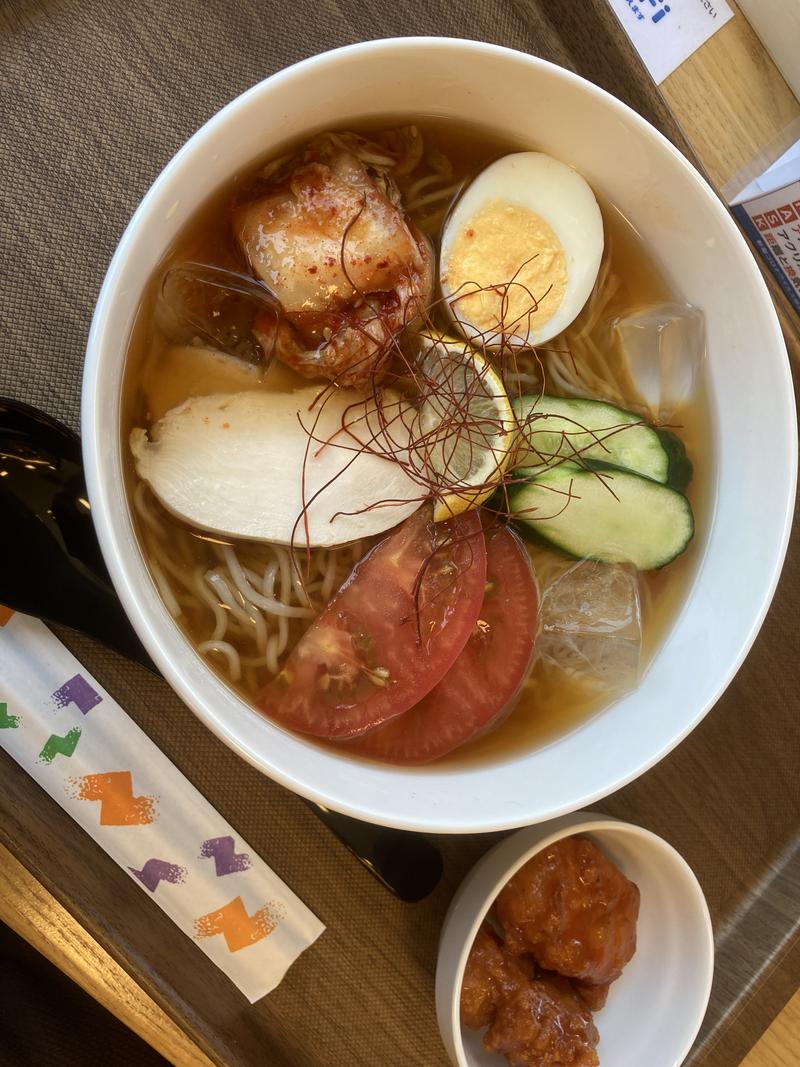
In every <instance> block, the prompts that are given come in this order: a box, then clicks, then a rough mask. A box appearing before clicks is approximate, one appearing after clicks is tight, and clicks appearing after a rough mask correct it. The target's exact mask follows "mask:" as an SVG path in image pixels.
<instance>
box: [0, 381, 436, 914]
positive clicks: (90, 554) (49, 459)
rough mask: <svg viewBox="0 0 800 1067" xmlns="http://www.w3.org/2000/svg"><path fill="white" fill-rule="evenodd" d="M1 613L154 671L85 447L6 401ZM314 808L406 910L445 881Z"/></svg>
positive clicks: (431, 853)
mask: <svg viewBox="0 0 800 1067" xmlns="http://www.w3.org/2000/svg"><path fill="white" fill-rule="evenodd" d="M0 553H1V554H2V559H3V560H4V561H5V566H4V567H3V569H2V572H1V573H0V604H5V605H6V607H9V608H13V609H14V610H15V611H21V612H23V613H24V614H26V615H34V616H36V617H37V618H40V619H43V620H44V621H45V622H54V623H61V624H63V625H65V626H69V627H71V628H72V629H74V630H79V631H80V632H81V633H85V634H88V635H89V636H90V637H94V638H96V639H97V640H98V641H101V642H102V643H103V644H105V645H108V646H109V647H110V648H113V649H115V650H116V651H117V652H120V653H121V654H122V655H123V656H127V657H128V658H129V659H132V660H135V661H136V662H137V663H141V664H143V665H144V666H145V667H147V668H149V669H150V670H151V671H154V672H156V673H157V671H156V667H155V665H154V664H153V661H152V660H151V659H150V657H149V656H148V654H147V652H146V651H145V649H144V647H143V645H142V644H141V642H140V641H139V638H138V637H137V636H136V633H135V632H134V630H133V628H132V627H131V624H130V622H129V621H128V618H127V616H126V615H125V612H124V611H123V610H122V605H121V604H120V602H119V600H118V599H117V596H116V594H115V592H114V589H113V586H112V585H111V581H110V579H109V577H108V572H107V571H106V568H105V564H104V563H103V557H102V555H101V552H100V547H99V545H98V543H97V537H96V534H95V531H94V526H93V524H92V518H91V510H90V506H89V500H88V497H87V495H86V485H85V482H84V477H83V467H82V462H81V446H80V440H79V438H78V436H77V435H76V434H74V433H73V432H72V430H70V429H69V428H68V427H66V426H64V425H63V423H60V422H58V421H57V420H56V419H53V418H51V417H50V416H49V415H46V414H45V413H44V412H42V411H39V410H38V409H37V408H34V407H31V406H30V405H28V404H23V403H21V402H20V401H17V400H10V399H8V398H2V397H0ZM307 803H308V805H309V807H310V808H311V809H312V811H314V812H315V814H316V815H318V816H319V818H320V819H321V820H322V821H323V822H324V823H325V825H326V826H327V827H328V828H329V829H330V830H331V831H332V832H333V833H334V834H335V835H336V836H337V837H338V838H339V839H340V840H341V841H342V842H343V843H344V844H345V845H346V846H347V848H349V849H350V851H351V852H352V853H353V854H354V855H355V856H356V857H357V858H358V859H359V860H360V861H361V862H362V863H363V864H364V866H365V867H367V868H368V869H369V870H370V871H371V872H372V873H373V874H374V875H375V877H376V878H378V879H379V880H380V881H381V882H383V884H384V885H385V886H386V887H387V888H388V889H390V890H391V891H392V892H393V893H394V894H395V895H396V896H398V897H399V898H400V899H401V900H404V901H407V902H408V903H413V902H415V901H418V900H422V899H423V898H424V897H426V896H427V895H428V894H429V893H430V892H431V891H432V890H433V889H434V888H435V886H436V885H437V883H438V881H439V879H440V877H441V874H442V857H441V854H440V853H439V851H438V849H437V848H436V847H435V845H433V843H432V842H431V841H429V840H428V839H427V838H425V837H423V836H421V835H418V834H413V833H408V832H406V831H402V830H390V829H386V828H385V827H381V826H374V825H372V824H371V823H365V822H361V821H359V820H358V819H351V818H350V817H349V816H347V815H340V814H338V813H337V812H333V811H329V810H328V809H327V808H323V807H321V806H320V805H318V804H314V803H313V802H312V801H307Z"/></svg>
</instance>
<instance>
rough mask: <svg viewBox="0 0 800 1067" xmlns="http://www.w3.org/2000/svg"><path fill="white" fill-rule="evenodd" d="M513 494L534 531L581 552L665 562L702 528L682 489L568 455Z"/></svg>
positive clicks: (646, 564)
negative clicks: (573, 461)
mask: <svg viewBox="0 0 800 1067" xmlns="http://www.w3.org/2000/svg"><path fill="white" fill-rule="evenodd" d="M509 501H510V505H511V511H512V513H513V514H514V516H515V517H516V518H517V519H518V520H519V521H520V522H522V523H523V524H524V527H525V530H526V532H527V533H530V534H533V535H534V536H535V537H537V538H539V539H540V540H542V541H544V542H545V543H547V544H549V545H552V546H553V547H554V548H558V549H561V551H562V552H566V553H567V555H569V556H574V557H575V558H576V559H593V560H597V561H598V562H600V563H632V564H633V565H634V566H635V567H638V568H639V570H642V571H650V570H657V569H658V568H659V567H664V566H665V565H666V564H667V563H670V562H671V561H672V560H673V559H675V557H676V556H679V555H680V554H681V552H683V551H684V549H685V548H686V546H687V545H688V544H689V542H690V541H691V539H692V536H693V535H694V518H693V516H692V508H691V505H690V504H689V501H688V500H687V499H686V497H685V496H684V495H683V494H682V493H679V492H677V491H676V490H675V489H671V488H670V487H669V486H666V485H662V484H660V483H659V482H654V481H653V480H652V479H650V478H642V477H641V476H640V475H638V474H633V473H631V472H630V471H622V470H618V469H615V468H608V467H606V468H604V469H603V470H600V469H597V470H586V469H584V468H582V467H578V466H576V465H575V464H571V463H562V464H561V465H560V466H558V467H554V468H552V469H551V470H547V471H545V472H544V473H542V474H540V475H538V476H537V477H536V478H535V479H534V480H532V481H528V482H524V483H522V484H519V485H517V486H514V487H513V488H511V489H510V490H509Z"/></svg>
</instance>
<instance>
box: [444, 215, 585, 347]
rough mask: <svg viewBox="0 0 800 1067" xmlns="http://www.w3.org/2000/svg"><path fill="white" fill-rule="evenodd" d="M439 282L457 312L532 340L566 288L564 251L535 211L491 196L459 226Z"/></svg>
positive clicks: (486, 329) (482, 326)
mask: <svg viewBox="0 0 800 1067" xmlns="http://www.w3.org/2000/svg"><path fill="white" fill-rule="evenodd" d="M442 284H443V285H446V286H447V289H448V291H449V292H450V294H451V296H450V304H451V306H452V308H453V311H454V313H455V315H456V317H457V318H459V319H463V320H465V321H466V322H468V323H470V324H471V325H473V326H475V327H476V328H477V329H479V330H480V331H481V332H482V333H487V334H494V333H498V332H502V333H505V334H515V335H516V336H518V337H523V338H526V339H529V340H531V341H535V340H536V331H537V329H538V327H540V326H543V325H544V323H546V322H547V321H548V320H549V319H551V318H552V317H553V315H555V313H556V311H557V310H558V308H559V306H560V305H561V302H562V300H563V299H564V294H565V293H566V291H567V260H566V255H565V254H564V249H563V247H562V245H561V242H560V241H559V239H558V237H557V236H556V233H555V231H554V230H553V229H552V228H551V227H550V226H549V225H548V223H547V222H545V220H544V219H543V218H542V217H541V216H540V215H537V214H536V213H535V212H534V211H531V210H529V209H528V208H526V207H522V206H520V205H519V204H512V203H510V202H509V201H507V200H492V201H490V202H489V203H487V204H485V205H484V206H483V207H482V208H481V209H480V211H478V212H477V213H476V214H475V215H473V216H472V218H470V219H469V220H468V221H467V222H466V223H465V224H464V225H463V226H462V227H461V229H460V230H459V232H458V234H457V236H456V239H455V241H454V242H453V245H452V248H451V250H450V255H449V257H448V260H447V263H446V264H445V273H444V274H443V275H442Z"/></svg>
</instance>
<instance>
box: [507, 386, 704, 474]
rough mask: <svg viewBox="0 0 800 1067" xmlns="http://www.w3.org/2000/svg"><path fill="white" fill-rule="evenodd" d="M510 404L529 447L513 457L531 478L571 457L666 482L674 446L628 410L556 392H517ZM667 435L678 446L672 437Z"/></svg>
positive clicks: (580, 461) (674, 452) (684, 454)
mask: <svg viewBox="0 0 800 1067" xmlns="http://www.w3.org/2000/svg"><path fill="white" fill-rule="evenodd" d="M513 407H514V413H515V415H516V416H517V421H518V422H519V424H520V428H521V430H522V436H523V438H524V439H525V442H526V444H527V445H528V448H529V450H528V451H527V453H523V454H522V455H521V456H520V459H519V460H518V461H517V467H518V468H519V469H520V470H521V471H522V472H524V473H526V474H530V475H532V476H535V475H538V474H540V473H541V472H542V471H543V470H546V469H547V468H549V467H552V466H554V465H555V464H560V463H562V462H563V461H564V460H572V461H575V462H578V463H584V462H587V463H592V462H599V463H607V464H610V465H611V466H612V467H622V468H623V469H625V470H630V471H634V472H635V473H637V474H642V475H644V477H645V478H652V480H653V481H656V482H661V483H663V484H667V482H668V481H669V478H670V472H671V462H672V460H671V457H672V456H673V454H675V455H677V452H676V450H675V449H674V447H673V446H672V444H671V442H669V443H668V442H667V441H665V440H663V439H662V436H661V433H660V432H659V431H658V430H654V429H653V427H652V426H648V425H647V423H645V422H643V421H642V419H641V416H639V415H637V414H635V413H634V412H633V411H625V410H624V409H623V408H618V407H615V406H614V405H613V404H606V403H605V402H604V401H601V400H567V399H564V398H563V397H559V396H541V397H540V396H521V397H518V398H517V399H516V400H515V401H514V402H513ZM670 437H672V438H673V440H674V441H675V442H676V443H677V445H678V446H679V447H680V448H681V449H682V448H683V446H682V445H681V443H680V441H678V439H677V438H675V437H674V435H670ZM683 457H684V459H685V457H686V453H685V451H683ZM681 470H682V471H683V468H681ZM689 470H690V471H691V467H690V468H689ZM683 473H685V471H683ZM683 488H685V484H684V486H683Z"/></svg>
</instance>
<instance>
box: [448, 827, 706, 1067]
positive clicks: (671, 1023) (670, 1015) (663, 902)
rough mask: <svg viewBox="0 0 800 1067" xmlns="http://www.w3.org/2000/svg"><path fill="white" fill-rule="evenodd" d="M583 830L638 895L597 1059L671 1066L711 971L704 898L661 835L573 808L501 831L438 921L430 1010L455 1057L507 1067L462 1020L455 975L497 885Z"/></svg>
mask: <svg viewBox="0 0 800 1067" xmlns="http://www.w3.org/2000/svg"><path fill="white" fill-rule="evenodd" d="M571 834H585V835H586V836H587V837H590V838H591V839H592V840H593V841H594V842H595V844H596V845H598V846H599V847H600V848H601V849H602V850H603V852H604V853H605V854H606V856H608V858H609V859H610V860H612V861H613V862H614V863H616V864H617V866H618V867H619V868H620V870H621V871H622V872H623V874H625V875H626V876H627V877H628V878H630V879H631V881H633V882H635V883H636V884H637V885H638V886H639V890H640V893H641V903H640V909H639V922H638V926H637V930H636V934H637V946H636V954H635V955H634V957H633V959H632V960H631V961H630V963H629V964H628V966H627V967H626V968H625V970H624V971H623V973H622V977H621V978H619V979H618V980H617V981H616V982H614V984H613V985H612V986H611V989H610V991H609V995H608V1001H607V1003H606V1006H605V1007H604V1008H603V1009H602V1011H599V1012H596V1013H595V1016H594V1018H595V1023H596V1025H597V1029H598V1030H599V1032H600V1044H599V1046H598V1054H599V1056H600V1063H601V1064H602V1067H642V1065H643V1064H647V1067H678V1065H679V1064H681V1063H683V1060H684V1058H685V1057H686V1055H687V1053H688V1051H689V1049H690V1048H691V1046H692V1042H693V1041H694V1039H695V1037H696V1036H697V1031H698V1030H699V1029H700V1024H701V1022H702V1021H703V1016H704V1015H705V1013H706V1008H707V1006H708V997H709V994H710V992H711V979H712V976H713V972H714V935H713V931H712V929H711V919H710V917H709V914H708V906H707V905H706V900H705V897H704V896H703V891H702V889H701V888H700V885H699V883H698V881H697V879H696V878H695V876H694V874H693V873H692V870H691V868H690V867H689V866H688V864H687V863H686V861H685V860H684V859H683V858H682V857H681V856H679V855H678V853H677V852H676V851H675V849H674V848H673V847H672V846H671V845H668V844H667V842H666V841H664V840H662V838H660V837H657V836H656V835H655V834H652V833H650V831H649V830H642V829H641V827H638V826H632V825H631V824H630V823H626V822H619V821H618V820H617V819H610V818H608V817H607V816H605V815H593V814H591V813H589V812H579V813H578V814H577V815H567V816H562V817H561V818H560V819H554V820H553V821H552V822H549V823H546V824H545V825H541V826H529V827H527V828H526V829H525V830H520V831H519V833H516V834H513V835H512V836H511V837H507V838H506V839H505V840H504V841H501V842H500V844H499V845H496V846H495V847H494V848H493V849H492V850H491V851H490V852H487V853H486V855H485V856H484V857H483V859H482V860H480V862H479V863H477V864H476V865H475V867H473V869H472V870H471V871H470V873H469V874H468V875H467V877H466V878H465V879H464V881H463V882H462V884H461V886H460V888H459V890H458V892H457V893H456V895H455V897H454V898H453V902H452V904H451V905H450V909H449V911H448V913H447V916H446V918H445V921H444V925H443V927H442V934H441V940H440V942H439V962H438V965H437V967H436V1014H437V1018H438V1020H439V1030H440V1032H441V1035H442V1040H443V1041H444V1044H445V1048H446V1049H447V1052H448V1055H449V1056H450V1059H451V1060H452V1062H453V1063H454V1064H455V1065H456V1067H504V1065H505V1064H506V1060H505V1059H504V1058H503V1057H502V1056H499V1055H498V1054H497V1053H489V1052H487V1051H486V1050H485V1049H484V1048H483V1046H482V1044H481V1034H480V1033H479V1032H478V1031H476V1030H469V1029H467V1028H466V1027H462V1026H461V1021H460V1017H459V1016H460V1012H459V1008H460V998H461V982H462V979H463V977H464V968H465V966H466V963H467V957H468V955H469V950H470V948H471V947H472V942H473V941H474V940H475V935H476V933H477V932H478V927H479V926H480V924H481V923H482V922H483V920H484V918H485V917H486V914H487V912H488V911H489V908H490V907H491V906H492V904H493V902H494V900H495V898H496V897H497V894H498V893H499V892H500V890H501V889H502V888H503V886H504V885H505V884H506V882H507V881H508V880H509V878H511V876H512V875H513V874H515V873H516V871H518V870H519V868H520V867H522V865H523V864H524V863H526V862H527V861H528V860H529V859H530V858H531V857H532V856H534V855H535V854H536V853H537V852H539V851H540V850H541V849H543V848H546V847H547V846H548V845H551V844H552V843H553V842H554V841H558V840H559V839H560V838H562V837H569V836H570V835H571Z"/></svg>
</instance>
